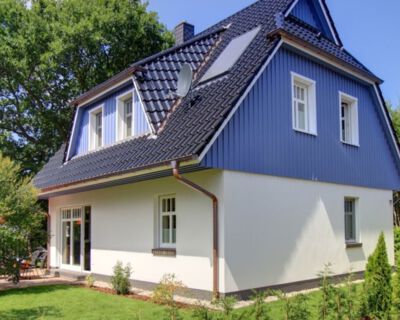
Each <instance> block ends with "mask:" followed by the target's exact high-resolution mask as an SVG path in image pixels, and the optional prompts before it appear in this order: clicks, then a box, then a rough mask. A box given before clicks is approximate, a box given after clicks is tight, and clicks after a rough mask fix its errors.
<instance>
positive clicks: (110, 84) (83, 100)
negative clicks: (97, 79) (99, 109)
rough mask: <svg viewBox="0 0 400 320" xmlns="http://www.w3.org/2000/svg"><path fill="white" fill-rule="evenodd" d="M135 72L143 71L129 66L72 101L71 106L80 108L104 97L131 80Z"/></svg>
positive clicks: (138, 67)
mask: <svg viewBox="0 0 400 320" xmlns="http://www.w3.org/2000/svg"><path fill="white" fill-rule="evenodd" d="M136 71H143V68H142V67H140V66H131V67H129V68H127V69H125V70H124V71H121V72H120V73H118V74H116V75H115V76H114V77H112V78H110V79H108V80H107V81H104V82H102V83H100V84H99V85H97V86H96V87H94V88H93V89H90V90H89V91H87V92H85V93H84V94H82V95H80V96H79V97H78V98H76V99H75V100H73V101H72V103H71V104H72V105H74V106H81V105H83V104H87V103H89V102H90V101H93V100H95V99H97V98H98V97H100V96H102V95H104V94H105V93H107V92H108V91H110V90H112V89H114V88H117V87H119V86H120V85H122V84H123V83H125V82H126V81H128V80H130V79H132V75H133V74H134V73H135V72H136Z"/></svg>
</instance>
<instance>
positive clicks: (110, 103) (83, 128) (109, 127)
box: [71, 84, 150, 157]
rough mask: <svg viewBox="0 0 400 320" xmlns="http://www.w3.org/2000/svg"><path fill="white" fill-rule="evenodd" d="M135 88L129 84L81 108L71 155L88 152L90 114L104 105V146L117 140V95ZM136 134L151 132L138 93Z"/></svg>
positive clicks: (135, 104)
mask: <svg viewBox="0 0 400 320" xmlns="http://www.w3.org/2000/svg"><path fill="white" fill-rule="evenodd" d="M132 89H133V85H132V84H129V85H127V86H125V87H124V88H122V89H120V90H118V91H116V92H114V93H113V94H111V95H108V96H106V97H104V98H103V99H101V100H99V101H98V102H96V103H94V104H91V105H89V106H87V107H84V108H82V109H81V110H79V112H80V113H81V114H80V115H79V117H77V125H76V126H75V130H76V134H75V133H73V141H72V146H71V151H72V152H71V157H73V156H76V155H81V154H84V153H87V152H88V150H89V114H90V111H91V110H93V109H94V108H97V107H98V106H100V105H103V125H104V128H103V135H104V137H103V139H104V146H105V147H106V146H109V145H112V144H113V143H115V142H116V110H117V101H116V99H117V97H118V96H119V95H122V94H124V93H126V92H128V91H131V90H132ZM134 96H135V98H134V134H135V135H141V134H145V133H148V132H150V128H149V125H148V122H147V120H146V116H145V114H144V112H143V108H142V106H141V104H140V101H139V99H138V97H137V95H134Z"/></svg>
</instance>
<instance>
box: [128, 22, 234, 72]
mask: <svg viewBox="0 0 400 320" xmlns="http://www.w3.org/2000/svg"><path fill="white" fill-rule="evenodd" d="M226 29H227V27H220V28H218V29H217V30H211V31H210V32H207V33H206V34H204V35H203V34H198V35H197V36H195V37H193V38H191V39H190V40H188V41H185V42H184V43H182V44H179V45H175V46H173V47H171V48H168V49H165V50H163V51H160V52H157V53H155V54H153V55H151V56H149V57H146V58H144V59H142V60H139V61H136V62H134V63H133V64H131V65H130V67H136V66H141V65H142V64H145V63H148V62H150V61H152V60H154V59H157V58H158V57H162V56H163V55H166V54H170V53H172V52H174V51H177V50H179V49H182V48H185V47H187V46H189V45H191V44H193V43H195V42H197V41H200V40H202V39H204V38H207V37H209V36H211V35H214V34H217V33H220V32H222V31H225V30H226Z"/></svg>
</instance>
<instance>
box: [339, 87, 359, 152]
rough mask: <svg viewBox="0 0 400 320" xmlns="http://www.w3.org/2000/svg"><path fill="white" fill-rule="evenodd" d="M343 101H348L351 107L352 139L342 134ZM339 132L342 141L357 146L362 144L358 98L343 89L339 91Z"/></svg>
mask: <svg viewBox="0 0 400 320" xmlns="http://www.w3.org/2000/svg"><path fill="white" fill-rule="evenodd" d="M342 102H345V103H347V104H348V105H349V108H350V130H351V133H350V136H351V141H346V140H345V139H344V137H343V135H342ZM339 134H340V141H341V142H342V143H344V144H348V145H352V146H356V147H359V146H360V140H359V139H360V138H359V128H358V99H357V98H356V97H353V96H351V95H349V94H347V93H344V92H342V91H339Z"/></svg>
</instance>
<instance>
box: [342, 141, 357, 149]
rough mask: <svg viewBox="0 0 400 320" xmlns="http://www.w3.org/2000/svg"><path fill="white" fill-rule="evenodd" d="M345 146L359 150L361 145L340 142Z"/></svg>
mask: <svg viewBox="0 0 400 320" xmlns="http://www.w3.org/2000/svg"><path fill="white" fill-rule="evenodd" d="M340 141H341V142H342V143H343V144H344V145H346V146H349V147H354V148H359V147H360V145H359V144H355V143H351V142H346V141H343V140H340Z"/></svg>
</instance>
